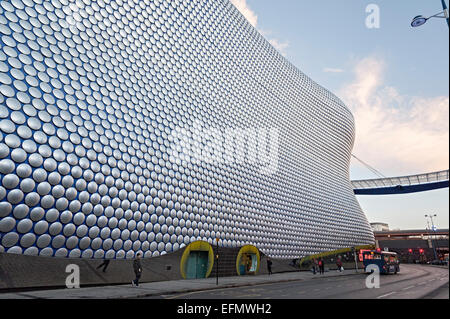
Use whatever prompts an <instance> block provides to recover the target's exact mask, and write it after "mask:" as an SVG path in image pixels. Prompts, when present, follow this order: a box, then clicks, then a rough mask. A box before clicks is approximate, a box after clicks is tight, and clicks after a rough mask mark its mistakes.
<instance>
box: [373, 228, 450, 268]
mask: <svg viewBox="0 0 450 319" xmlns="http://www.w3.org/2000/svg"><path fill="white" fill-rule="evenodd" d="M374 234H375V240H376V244H377V247H379V248H381V249H382V250H389V251H395V252H396V253H398V254H399V255H400V256H399V257H400V260H401V261H402V262H409V263H412V262H430V261H433V260H436V259H443V258H444V255H445V254H448V252H449V248H448V240H449V237H448V235H449V233H448V229H436V230H435V231H432V230H429V229H406V230H391V231H375V232H374ZM435 252H436V255H435V254H434V253H435Z"/></svg>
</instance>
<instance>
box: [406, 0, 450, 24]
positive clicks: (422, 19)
mask: <svg viewBox="0 0 450 319" xmlns="http://www.w3.org/2000/svg"><path fill="white" fill-rule="evenodd" d="M441 3H442V9H443V11H441V12H439V13H436V14H434V15H432V16H431V17H428V18H427V17H424V16H423V15H418V16H416V17H414V19H413V20H412V21H411V26H412V27H413V28H415V27H420V26H421V25H424V24H425V23H426V22H427V21H428V20H429V19H431V18H442V19H445V20H447V26H448V27H450V21H449V15H448V9H447V4H446V3H445V0H441Z"/></svg>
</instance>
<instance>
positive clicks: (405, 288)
mask: <svg viewBox="0 0 450 319" xmlns="http://www.w3.org/2000/svg"><path fill="white" fill-rule="evenodd" d="M414 287H415V285H413V286H409V287H406V288H403V289H402V290H408V289H411V288H414Z"/></svg>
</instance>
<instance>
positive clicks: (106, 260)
mask: <svg viewBox="0 0 450 319" xmlns="http://www.w3.org/2000/svg"><path fill="white" fill-rule="evenodd" d="M110 261H111V260H109V259H105V260H104V261H103V263H101V264H100V265H98V266H97V268H96V269H99V268H101V267H102V266H103V272H106V268H108V265H109V262H110Z"/></svg>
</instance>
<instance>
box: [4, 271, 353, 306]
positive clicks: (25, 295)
mask: <svg viewBox="0 0 450 319" xmlns="http://www.w3.org/2000/svg"><path fill="white" fill-rule="evenodd" d="M359 274H362V270H361V269H360V270H359ZM349 275H356V272H355V270H354V269H352V270H345V271H344V272H342V273H340V272H337V271H336V270H330V271H328V272H326V273H325V274H323V275H319V274H318V273H317V274H316V275H313V274H312V272H310V271H301V272H300V271H299V272H288V273H278V274H273V275H270V276H269V275H261V276H236V277H220V278H219V285H216V278H206V279H189V280H176V281H161V282H150V283H143V284H140V285H139V287H132V286H131V278H130V284H129V285H117V286H103V287H88V288H79V289H55V290H38V291H27V292H11V293H0V299H124V298H143V297H150V296H159V295H170V294H176V293H187V292H195V291H202V290H212V289H219V288H234V287H244V286H254V285H262V284H268V283H277V282H287V281H297V280H314V279H317V278H324V277H338V276H349Z"/></svg>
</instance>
